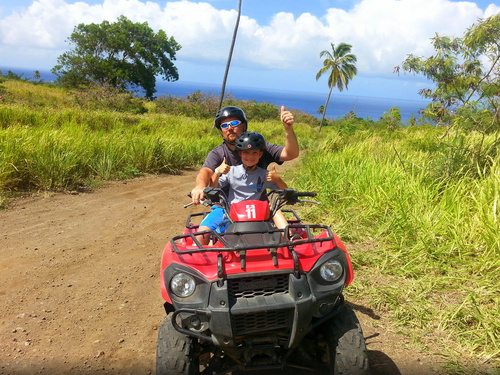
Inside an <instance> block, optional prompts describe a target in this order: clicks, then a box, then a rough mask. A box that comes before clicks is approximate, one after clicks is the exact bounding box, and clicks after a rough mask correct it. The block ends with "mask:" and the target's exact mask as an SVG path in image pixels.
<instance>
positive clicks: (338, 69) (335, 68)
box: [316, 43, 358, 131]
mask: <svg viewBox="0 0 500 375" xmlns="http://www.w3.org/2000/svg"><path fill="white" fill-rule="evenodd" d="M331 46H332V52H330V51H328V50H325V51H321V53H320V54H319V57H320V58H323V57H325V60H323V67H322V68H321V69H320V70H319V71H318V73H317V74H316V80H318V79H320V78H321V76H322V75H323V74H329V75H328V87H329V88H330V91H329V92H328V97H327V98H326V103H325V105H324V107H323V109H322V114H323V116H322V118H321V123H320V125H319V130H320V131H321V128H322V127H323V121H324V120H325V113H326V107H327V106H328V102H329V101H330V96H331V94H332V90H333V88H334V87H335V86H337V88H338V89H339V91H343V90H344V87H345V89H346V90H347V85H348V84H349V81H350V80H352V79H353V77H354V76H355V75H356V73H357V72H358V69H357V68H356V61H357V59H356V55H354V54H352V53H351V49H352V46H351V45H350V44H346V43H340V44H339V45H338V46H337V47H335V45H334V44H333V43H331Z"/></svg>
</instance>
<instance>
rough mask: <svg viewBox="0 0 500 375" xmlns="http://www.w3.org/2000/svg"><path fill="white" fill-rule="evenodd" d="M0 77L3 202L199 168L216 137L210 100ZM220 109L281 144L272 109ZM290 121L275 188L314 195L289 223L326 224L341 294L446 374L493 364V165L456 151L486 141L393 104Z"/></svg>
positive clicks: (496, 328)
mask: <svg viewBox="0 0 500 375" xmlns="http://www.w3.org/2000/svg"><path fill="white" fill-rule="evenodd" d="M0 78H2V77H0ZM1 81H2V80H1V79H0V100H1V102H2V105H1V106H0V151H1V152H0V194H1V196H2V198H1V199H2V202H3V204H4V205H5V206H7V204H8V200H7V199H8V198H9V197H12V196H13V195H15V194H20V193H27V192H32V191H44V190H52V191H60V190H78V189H84V188H87V187H92V186H94V185H96V184H99V183H101V182H102V181H105V180H109V179H122V178H131V177H134V176H137V175H141V174H144V173H177V172H178V171H180V170H182V169H184V168H190V167H199V165H200V163H201V162H202V161H203V160H204V157H205V156H206V154H207V153H208V151H209V150H210V149H211V148H212V147H213V146H215V145H217V144H219V143H220V141H221V139H220V135H219V133H218V131H217V130H215V129H212V120H213V114H214V113H215V112H216V109H217V106H218V99H217V98H215V97H208V96H205V95H203V94H201V93H200V92H195V93H192V94H191V95H189V96H188V97H187V98H173V97H164V98H159V99H158V100H156V101H154V102H151V101H147V100H144V99H139V98H134V97H133V96H131V95H130V94H124V93H122V92H120V91H113V90H105V89H103V88H94V89H87V90H70V91H68V90H66V89H64V88H62V87H59V86H53V85H48V84H40V83H36V84H35V83H32V82H27V81H25V80H22V79H19V77H18V78H17V79H16V77H12V78H9V79H6V78H3V82H1ZM226 104H228V105H239V106H241V107H243V108H245V111H246V113H247V115H248V117H249V119H250V123H251V126H252V129H253V130H256V131H260V132H262V133H263V134H264V135H265V136H266V138H267V139H269V140H270V141H271V142H275V143H282V141H283V138H282V137H283V128H282V125H281V123H280V122H279V110H278V108H277V107H276V106H274V105H271V104H269V103H256V102H254V101H251V102H242V101H237V100H235V99H234V98H232V97H231V96H227V97H226ZM295 114H296V119H297V122H296V125H295V126H294V128H295V131H296V133H297V135H298V139H299V143H300V147H301V148H302V149H304V150H307V152H306V153H305V155H304V156H303V157H302V164H301V165H300V167H299V168H298V169H297V173H293V174H291V175H289V176H287V182H288V183H289V185H290V186H294V187H296V188H298V189H301V190H313V191H317V192H318V193H319V195H318V199H319V200H320V201H321V203H322V204H321V205H320V206H317V207H316V206H314V207H309V208H305V207H304V208H303V209H302V213H301V215H302V216H303V217H304V218H305V219H306V220H307V221H318V222H322V223H325V224H329V225H331V226H332V228H333V229H334V231H335V232H336V233H338V234H339V236H340V237H341V238H342V239H343V240H344V241H345V242H346V244H347V247H348V249H349V250H350V251H352V254H353V255H352V261H353V262H354V267H355V272H356V282H355V283H354V284H353V285H352V286H351V287H350V288H349V289H348V294H349V295H348V297H349V299H350V300H351V301H355V302H356V303H357V304H362V305H363V306H365V307H367V308H371V309H373V310H376V311H377V313H379V314H381V313H383V314H384V315H386V316H392V318H393V319H394V321H395V322H396V324H397V325H398V327H399V330H400V331H401V332H403V333H404V334H406V335H407V336H409V337H410V338H411V340H412V342H411V344H410V345H411V346H412V347H413V348H417V349H418V350H425V348H432V347H436V344H437V345H439V348H440V351H441V353H442V354H443V361H445V362H446V364H447V366H448V369H449V373H450V374H456V373H463V374H465V373H479V372H480V370H481V369H482V368H485V367H487V368H492V367H494V366H498V360H499V357H500V356H499V353H500V325H499V323H498V322H500V316H499V311H500V309H499V296H500V283H499V280H498V277H497V275H498V271H499V270H500V249H499V246H498V244H499V243H500V238H499V236H500V227H499V226H500V224H499V221H498V217H499V209H498V197H499V196H500V186H499V182H498V181H499V180H498V176H499V174H500V161H499V156H498V155H492V156H491V162H490V164H489V167H488V168H482V169H474V168H472V166H475V165H476V164H475V159H474V155H473V154H471V153H467V152H463V150H469V149H477V147H478V144H480V143H482V142H483V143H484V142H491V141H492V139H494V138H495V135H494V134H484V133H481V132H480V131H478V130H475V129H471V128H468V127H457V128H456V129H455V130H454V135H453V137H450V136H449V134H450V130H449V128H445V127H441V126H431V125H421V126H410V127H405V126H402V124H401V123H400V121H399V120H398V115H399V111H398V110H397V109H396V108H393V109H391V110H389V111H388V113H387V114H386V115H385V116H384V117H383V118H382V119H381V120H380V121H378V122H373V121H370V120H364V119H359V118H357V117H356V116H355V115H354V114H353V113H350V114H347V115H346V116H345V118H343V119H338V120H337V121H336V123H335V124H336V126H335V127H333V126H330V127H327V128H326V130H325V132H323V133H321V136H320V135H319V134H318V132H317V131H316V129H317V126H318V123H317V120H316V118H314V117H312V116H307V115H305V114H301V113H299V112H295ZM491 116H492V115H490V118H489V119H487V118H486V117H485V121H491ZM455 139H461V144H460V145H458V144H455V143H454V142H455ZM186 140H189V141H188V142H186ZM467 171H468V172H467Z"/></svg>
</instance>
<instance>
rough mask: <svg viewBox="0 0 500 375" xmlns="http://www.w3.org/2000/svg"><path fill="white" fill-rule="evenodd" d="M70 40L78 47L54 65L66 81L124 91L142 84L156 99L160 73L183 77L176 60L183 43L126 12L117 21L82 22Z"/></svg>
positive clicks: (151, 96)
mask: <svg viewBox="0 0 500 375" xmlns="http://www.w3.org/2000/svg"><path fill="white" fill-rule="evenodd" d="M69 43H71V44H74V45H75V48H74V49H73V50H72V51H69V52H65V53H63V54H62V55H61V56H59V57H58V59H57V62H58V65H56V66H55V67H54V68H52V73H54V74H55V75H57V77H58V81H59V82H60V83H62V84H66V85H69V86H73V87H78V86H81V85H83V86H86V85H90V84H98V85H101V86H103V87H113V88H117V89H121V90H126V89H127V88H128V87H131V88H132V89H135V88H138V87H142V88H143V89H144V91H145V96H146V97H147V98H148V99H152V98H153V94H154V93H155V92H156V89H155V86H156V76H158V75H161V76H162V77H163V79H165V80H167V81H176V80H178V79H179V73H178V71H177V68H176V67H175V66H174V64H173V60H175V53H176V52H177V51H178V50H179V49H180V48H181V46H180V45H179V44H177V42H176V41H175V39H174V38H173V37H170V38H169V37H167V35H166V34H165V32H164V31H163V30H159V31H158V33H157V34H155V33H154V32H153V30H152V29H151V28H150V27H149V26H148V24H147V22H144V23H142V24H141V23H132V21H130V20H128V19H127V18H126V17H125V16H123V15H122V16H120V17H119V18H118V20H117V22H115V23H109V22H108V21H103V22H102V23H101V24H100V25H98V24H93V23H92V24H89V25H85V24H80V25H78V26H76V27H75V28H74V30H73V33H72V34H71V36H70V37H69Z"/></svg>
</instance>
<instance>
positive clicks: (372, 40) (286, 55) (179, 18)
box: [0, 0, 500, 76]
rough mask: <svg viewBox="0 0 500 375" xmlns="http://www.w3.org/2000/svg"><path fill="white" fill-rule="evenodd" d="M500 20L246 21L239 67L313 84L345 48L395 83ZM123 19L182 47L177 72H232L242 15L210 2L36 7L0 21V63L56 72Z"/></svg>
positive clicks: (372, 2) (408, 6) (435, 8)
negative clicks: (455, 39)
mask: <svg viewBox="0 0 500 375" xmlns="http://www.w3.org/2000/svg"><path fill="white" fill-rule="evenodd" d="M498 12H500V7H498V6H496V5H493V4H492V5H490V6H489V7H488V8H487V9H486V11H485V12H483V11H482V10H481V9H480V8H478V7H477V6H476V4H475V3H472V2H466V1H463V2H451V1H448V0H362V1H360V2H358V4H357V5H356V6H355V7H353V8H352V9H351V10H349V11H347V12H346V11H344V10H340V9H333V8H332V9H328V11H327V12H326V13H325V15H324V16H323V17H321V18H318V17H316V16H313V15H311V14H309V13H304V14H302V15H301V16H299V17H297V18H295V17H294V16H293V15H292V14H291V13H285V12H282V13H278V14H276V15H274V17H273V18H272V20H271V22H270V23H269V24H268V25H260V24H258V22H257V21H256V20H254V19H250V18H248V17H246V16H242V18H241V21H240V28H239V31H238V38H237V41H236V46H235V50H234V55H233V63H232V64H233V65H232V67H235V69H243V68H245V67H247V68H252V69H262V70H272V69H276V70H286V69H290V70H295V71H311V72H312V73H311V75H312V76H314V75H315V73H316V71H317V70H319V68H320V67H321V60H320V58H319V53H320V52H321V51H322V50H324V49H329V48H330V43H331V42H332V43H335V44H338V43H340V42H346V43H349V44H352V46H353V53H355V54H356V55H357V58H358V64H357V66H358V71H359V74H360V75H365V76H369V75H381V74H382V75H387V76H390V75H391V74H392V68H393V67H394V66H395V65H399V64H400V63H401V62H402V61H403V60H404V58H405V57H406V55H407V54H409V53H414V54H416V55H423V56H425V55H430V54H431V53H432V48H431V45H430V40H429V39H430V38H432V37H433V36H434V35H435V33H436V32H438V33H439V34H441V35H450V36H462V35H463V33H464V31H465V30H466V28H468V27H470V26H471V25H472V24H473V23H474V22H476V21H477V19H478V18H480V17H487V16H490V15H492V14H496V13H498ZM122 14H123V15H125V16H126V17H128V18H129V19H131V20H132V21H134V22H146V21H147V22H148V24H149V25H150V26H151V27H152V28H153V29H154V30H155V31H157V30H158V29H163V30H164V31H165V32H166V33H167V35H169V36H174V38H175V39H176V40H177V42H178V43H179V44H180V45H181V46H182V49H181V50H180V51H179V52H178V53H177V60H178V64H181V63H182V62H183V61H186V62H187V61H189V62H190V63H193V62H194V61H198V62H199V64H200V66H203V65H205V64H214V63H216V64H218V65H221V66H225V62H226V59H227V54H228V50H229V46H230V43H231V38H232V33H233V29H234V23H235V19H236V15H237V12H236V10H231V11H227V10H218V9H216V8H215V7H214V6H212V5H210V4H209V3H207V2H193V1H186V0H183V1H168V2H166V3H165V6H164V7H160V6H159V5H158V4H157V3H153V2H143V1H140V0H103V2H102V3H101V4H98V5H88V4H85V3H83V2H76V3H74V4H67V3H65V2H64V1H63V0H36V1H34V2H33V3H32V4H31V5H30V6H29V7H27V8H24V9H23V10H22V11H16V12H14V13H12V14H11V15H8V16H4V17H2V18H0V56H3V57H2V60H3V61H0V63H1V64H4V63H5V61H9V59H11V60H15V58H16V57H12V56H7V54H11V53H12V51H15V50H16V49H18V50H20V48H19V46H22V54H19V55H17V57H18V58H19V59H21V58H23V59H24V58H27V59H28V58H29V57H28V56H29V49H31V50H32V51H33V54H34V56H38V58H36V57H34V58H33V61H35V62H37V63H38V64H45V65H46V66H44V67H43V66H36V67H35V68H37V69H44V68H51V67H52V66H54V65H55V63H56V58H57V56H59V55H60V54H61V53H62V51H64V50H67V49H68V48H70V46H69V45H68V44H67V43H66V39H67V38H68V37H69V36H70V34H71V32H72V31H73V28H74V27H75V26H76V25H78V24H79V23H100V22H102V21H103V20H104V19H106V20H108V21H110V22H112V21H115V20H116V19H117V17H118V16H119V15H122ZM0 17H1V15H0ZM50 51H52V55H51V53H50ZM28 62H29V63H31V61H28ZM23 65H26V63H24V64H23ZM201 70H202V69H201ZM200 74H201V73H200Z"/></svg>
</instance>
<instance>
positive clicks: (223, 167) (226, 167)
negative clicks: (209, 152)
mask: <svg viewBox="0 0 500 375" xmlns="http://www.w3.org/2000/svg"><path fill="white" fill-rule="evenodd" d="M215 170H216V171H217V172H219V173H220V174H227V173H229V171H230V170H231V166H230V165H227V164H226V158H224V160H223V161H222V164H221V165H219V166H218V167H217V168H216V169H215Z"/></svg>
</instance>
